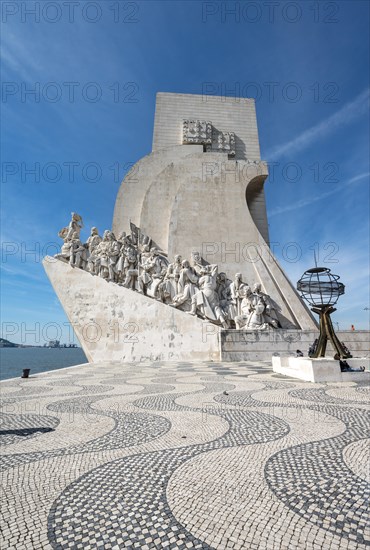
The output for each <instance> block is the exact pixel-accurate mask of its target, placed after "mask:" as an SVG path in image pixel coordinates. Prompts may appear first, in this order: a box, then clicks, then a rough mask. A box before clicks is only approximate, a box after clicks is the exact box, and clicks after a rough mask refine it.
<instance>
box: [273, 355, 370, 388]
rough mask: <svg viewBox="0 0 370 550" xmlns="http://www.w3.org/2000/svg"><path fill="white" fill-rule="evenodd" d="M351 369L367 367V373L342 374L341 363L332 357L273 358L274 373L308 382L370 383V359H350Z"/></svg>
mask: <svg viewBox="0 0 370 550" xmlns="http://www.w3.org/2000/svg"><path fill="white" fill-rule="evenodd" d="M347 362H348V364H349V365H350V367H352V368H354V369H358V368H360V367H365V372H341V370H340V366H339V361H336V360H335V359H333V358H330V357H322V358H321V357H319V358H316V359H311V358H310V357H275V356H273V357H272V367H273V370H274V372H277V373H279V374H284V375H286V376H291V377H292V378H299V379H300V380H306V381H307V382H350V381H353V382H370V371H369V368H370V359H369V358H366V357H365V358H350V359H348V360H347Z"/></svg>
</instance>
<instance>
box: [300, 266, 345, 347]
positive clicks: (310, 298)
mask: <svg viewBox="0 0 370 550" xmlns="http://www.w3.org/2000/svg"><path fill="white" fill-rule="evenodd" d="M297 290H298V291H299V292H300V293H301V296H302V298H303V299H304V300H306V301H307V302H308V303H309V304H310V306H312V307H311V310H312V311H314V312H315V313H318V315H319V317H320V336H319V339H318V343H317V346H316V349H315V351H314V353H313V355H312V357H325V351H326V346H327V343H328V339H330V341H331V343H332V345H333V348H334V350H335V351H336V353H337V354H338V355H339V356H340V357H341V358H347V357H352V355H351V354H350V353H349V352H348V350H347V349H345V347H344V346H343V344H342V343H341V342H340V341H339V339H338V337H337V336H336V334H335V332H334V327H333V323H332V321H331V318H330V314H331V313H333V312H334V311H336V308H335V307H333V306H334V305H335V304H336V303H337V301H338V298H339V296H341V295H342V294H344V284H343V283H340V282H339V275H333V274H332V273H330V269H327V268H326V267H313V268H312V269H308V270H307V271H305V272H304V273H303V275H302V277H301V278H300V279H299V281H298V283H297Z"/></svg>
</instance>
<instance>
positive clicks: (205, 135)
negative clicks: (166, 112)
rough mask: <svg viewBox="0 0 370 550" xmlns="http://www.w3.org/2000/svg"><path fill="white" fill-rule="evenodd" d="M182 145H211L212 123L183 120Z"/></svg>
mask: <svg viewBox="0 0 370 550" xmlns="http://www.w3.org/2000/svg"><path fill="white" fill-rule="evenodd" d="M182 132H183V133H182V142H183V144H193V145H194V144H195V145H207V144H211V143H212V123H211V122H208V121H204V120H184V121H183V131H182Z"/></svg>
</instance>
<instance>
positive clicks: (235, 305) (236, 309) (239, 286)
mask: <svg viewBox="0 0 370 550" xmlns="http://www.w3.org/2000/svg"><path fill="white" fill-rule="evenodd" d="M247 287H248V285H247V283H243V280H242V274H241V273H236V274H235V278H234V280H233V282H232V283H231V284H230V294H231V304H230V314H231V317H232V318H233V319H235V317H236V316H237V315H241V314H242V311H241V302H242V300H243V297H244V295H245V291H246V288H247ZM248 288H249V287H248ZM249 290H250V289H249Z"/></svg>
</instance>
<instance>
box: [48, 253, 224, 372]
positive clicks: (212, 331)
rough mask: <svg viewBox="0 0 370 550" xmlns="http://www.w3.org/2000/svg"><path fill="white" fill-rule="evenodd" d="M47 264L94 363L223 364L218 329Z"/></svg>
mask: <svg viewBox="0 0 370 550" xmlns="http://www.w3.org/2000/svg"><path fill="white" fill-rule="evenodd" d="M43 265H44V268H45V271H46V274H47V276H48V277H49V279H50V282H51V284H52V285H53V287H54V290H55V292H56V294H57V296H58V298H59V300H60V302H61V304H62V306H63V309H64V311H65V313H66V315H67V317H68V319H69V321H70V323H71V325H72V327H73V329H74V331H75V333H76V336H77V338H78V340H79V342H80V344H81V346H82V349H83V350H84V352H85V355H86V357H87V358H88V360H89V362H97V361H119V362H122V363H130V362H135V363H137V362H141V361H189V360H193V361H194V360H199V361H218V360H219V359H220V349H219V336H218V335H219V331H220V329H219V327H217V326H215V325H213V324H211V323H209V322H207V321H202V320H201V319H198V317H193V316H192V315H189V314H188V313H185V312H184V311H179V310H177V309H175V308H174V307H169V306H167V305H165V304H162V303H161V302H159V301H157V300H154V299H153V298H148V297H147V296H144V295H142V294H140V293H138V292H133V291H132V290H129V289H127V288H124V287H122V286H119V285H117V284H113V283H108V282H107V281H105V280H104V279H102V278H101V277H94V276H93V275H91V274H90V273H87V272H86V271H83V270H82V269H78V268H72V267H71V266H70V265H69V264H67V263H64V262H62V261H60V260H56V259H55V258H51V257H49V256H47V257H46V258H44V260H43Z"/></svg>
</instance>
